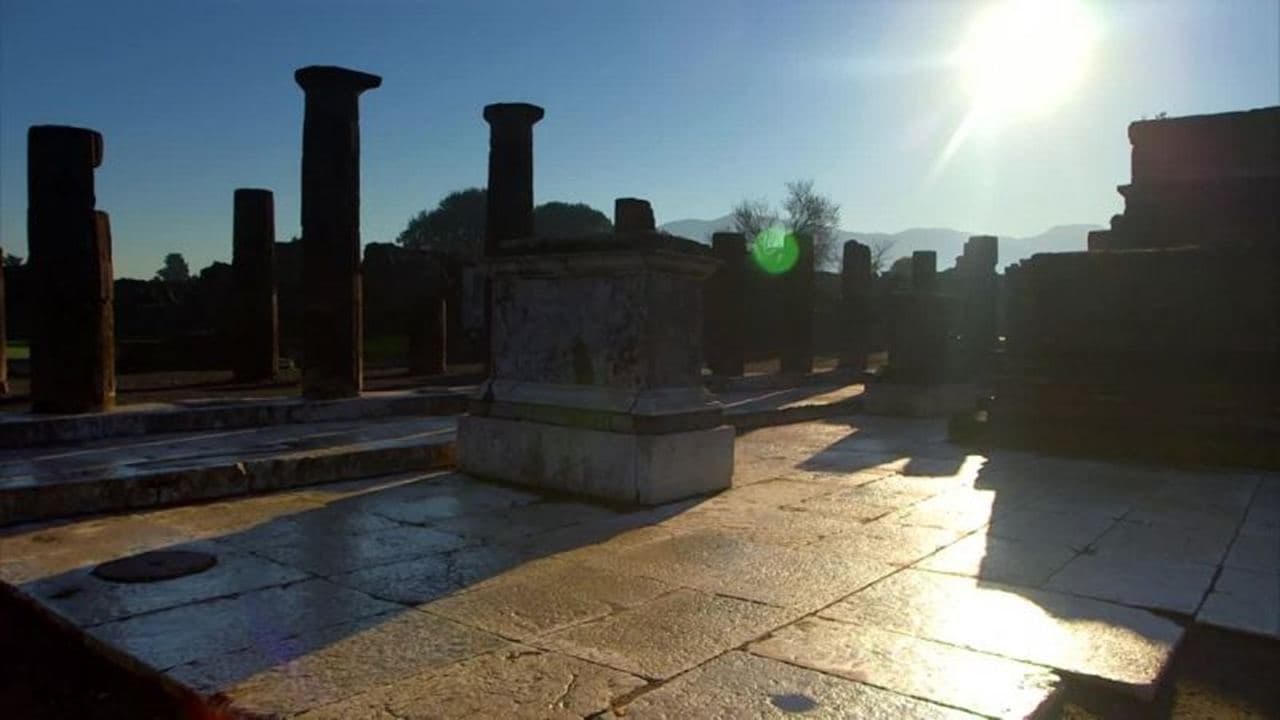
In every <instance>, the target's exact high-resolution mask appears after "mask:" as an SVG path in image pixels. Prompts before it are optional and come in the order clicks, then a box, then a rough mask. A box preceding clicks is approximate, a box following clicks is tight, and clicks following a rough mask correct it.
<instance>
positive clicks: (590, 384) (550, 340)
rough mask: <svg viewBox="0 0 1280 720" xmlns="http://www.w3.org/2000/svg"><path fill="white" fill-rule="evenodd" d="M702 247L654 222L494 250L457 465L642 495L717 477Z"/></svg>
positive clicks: (721, 484) (719, 445)
mask: <svg viewBox="0 0 1280 720" xmlns="http://www.w3.org/2000/svg"><path fill="white" fill-rule="evenodd" d="M715 267H716V260H715V258H714V257H713V256H712V254H711V251H710V249H709V248H707V247H706V246H705V245H702V244H700V243H696V242H694V241H692V240H686V239H683V238H676V237H673V236H671V235H665V234H662V233H634V232H633V233H626V234H623V235H615V234H603V235H595V236H586V237H577V238H565V239H541V240H525V241H513V242H511V243H508V244H507V245H505V246H504V247H503V249H502V252H501V254H499V255H498V256H496V257H494V258H492V259H491V272H492V278H493V283H494V292H493V297H494V309H493V321H494V325H493V366H492V369H491V371H490V375H489V378H488V379H487V380H486V381H485V383H484V384H483V385H482V387H481V390H480V392H479V394H478V396H477V399H476V400H475V401H473V403H472V405H471V409H470V412H469V413H468V414H467V415H464V416H463V417H462V418H461V419H460V420H459V423H458V461H459V467H460V468H461V469H462V470H463V471H464V472H468V473H471V474H474V475H478V476H481V477H489V478H494V479H497V480H501V481H504V482H510V483H516V484H520V485H531V486H534V487H539V488H547V489H552V490H559V491H565V492H571V493H578V494H582V495H588V496H592V497H597V498H602V499H606V500H611V501H614V502H622V503H634V504H641V505H651V504H658V503H663V502H668V501H671V500H675V499H678V498H683V497H689V496H692V495H698V494H701V493H705V492H709V491H713V490H719V489H723V488H725V487H728V486H729V483H730V479H731V476H732V474H733V442H734V432H733V428H732V427H731V426H730V425H727V424H725V422H724V417H723V411H722V409H721V407H720V406H719V404H718V403H715V402H713V401H712V400H711V399H710V396H709V395H708V393H707V390H706V388H705V387H704V386H703V381H702V367H703V357H702V331H703V325H702V296H703V287H702V283H703V281H704V280H705V279H706V278H707V277H708V276H709V275H710V274H711V273H712V271H713V270H714V269H715Z"/></svg>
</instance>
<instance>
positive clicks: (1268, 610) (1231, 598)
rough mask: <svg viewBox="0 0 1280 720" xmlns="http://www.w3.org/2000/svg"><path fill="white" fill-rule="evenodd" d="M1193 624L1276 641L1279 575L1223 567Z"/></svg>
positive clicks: (1279, 630) (1278, 633)
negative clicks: (1266, 637)
mask: <svg viewBox="0 0 1280 720" xmlns="http://www.w3.org/2000/svg"><path fill="white" fill-rule="evenodd" d="M1196 622H1198V623H1204V624H1207V625H1215V626H1217V627H1224V628H1228V629H1231V630H1239V631H1242V632H1247V633H1254V634H1257V635H1265V636H1269V637H1272V638H1277V639H1280V574H1277V573H1276V572H1268V573H1260V572H1252V571H1249V570H1236V569H1234V568H1223V569H1222V574H1221V575H1219V576H1218V579H1217V581H1216V582H1215V583H1214V586H1213V591H1212V592H1210V593H1209V597H1208V598H1207V599H1206V600H1205V602H1204V607H1202V608H1200V612H1199V614H1198V615H1196Z"/></svg>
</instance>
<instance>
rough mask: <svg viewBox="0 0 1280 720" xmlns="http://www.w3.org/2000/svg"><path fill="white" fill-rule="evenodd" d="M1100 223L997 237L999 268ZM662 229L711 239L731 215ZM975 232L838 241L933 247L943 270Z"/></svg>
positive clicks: (853, 234) (1063, 248) (848, 235)
mask: <svg viewBox="0 0 1280 720" xmlns="http://www.w3.org/2000/svg"><path fill="white" fill-rule="evenodd" d="M1100 228H1101V226H1100V225H1083V224H1081V225H1057V226H1055V227H1051V228H1049V229H1048V230H1045V231H1044V232H1042V233H1040V234H1039V235H1033V236H1031V237H1024V238H1018V237H1006V236H1002V237H1001V238H1000V261H999V267H1000V268H1002V269H1003V268H1004V266H1006V265H1011V264H1013V263H1016V262H1018V261H1019V260H1023V259H1026V258H1028V257H1031V256H1032V255H1034V254H1036V253H1049V252H1069V251H1073V250H1084V249H1085V248H1086V247H1087V237H1088V234H1089V231H1090V230H1098V229H1100ZM662 229H663V230H666V231H667V232H669V233H671V234H673V235H680V236H682V237H687V238H690V239H692V240H697V241H699V242H704V243H708V242H711V234H712V233H715V232H721V231H725V230H732V229H733V218H732V216H729V215H725V216H724V217H721V218H716V219H715V220H694V219H690V220H676V221H674V222H669V223H666V224H665V225H663V226H662ZM977 234H979V233H976V232H969V231H964V230H952V229H950V228H912V229H910V230H903V231H902V232H896V233H881V232H858V231H855V230H841V231H840V233H839V237H840V242H844V241H845V240H849V239H857V240H858V241H859V242H862V243H866V244H868V245H875V244H877V243H881V242H890V243H892V244H893V249H892V250H890V251H889V258H890V260H889V261H890V262H892V261H893V260H896V259H897V258H900V257H906V256H908V255H910V254H911V253H913V252H915V251H916V250H933V251H934V252H936V253H938V269H939V270H943V269H946V268H949V267H951V266H952V265H953V264H954V263H955V259H956V256H958V255H960V254H961V253H962V252H964V243H965V241H966V240H968V239H969V237H970V236H972V235H977Z"/></svg>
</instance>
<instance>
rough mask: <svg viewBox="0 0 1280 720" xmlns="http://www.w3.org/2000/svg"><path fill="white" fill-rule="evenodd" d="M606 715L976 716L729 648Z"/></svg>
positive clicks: (917, 719) (672, 718)
mask: <svg viewBox="0 0 1280 720" xmlns="http://www.w3.org/2000/svg"><path fill="white" fill-rule="evenodd" d="M608 717H610V718H614V719H615V720H617V719H618V718H628V719H631V720H648V719H650V718H653V719H655V720H657V719H661V720H677V719H678V718H695V717H706V718H724V719H726V720H728V719H729V718H733V719H734V720H765V719H767V718H793V717H803V718H806V720H809V719H810V718H812V719H813V720H889V719H890V718H892V719H893V720H962V719H972V718H977V717H978V716H976V715H973V714H971V713H966V712H962V711H960V710H955V709H952V708H945V707H942V706H940V705H935V704H933V703H930V702H927V701H925V700H919V699H917V698H913V697H907V696H905V695H899V694H898V693H894V692H890V691H888V690H883V689H881V688H877V687H872V686H871V685H866V684H863V683H859V682H853V681H850V680H846V679H844V678H838V677H833V676H831V675H826V674H823V673H818V672H814V671H812V670H805V669H803V668H798V667H795V666H793V665H788V664H786V663H781V662H778V661H777V660H771V659H769V658H763V657H757V656H754V655H750V654H747V653H742V652H731V653H728V654H725V655H723V656H721V657H719V658H716V659H715V660H713V661H711V662H709V663H707V664H706V665H703V666H702V667H699V668H697V669H696V670H693V671H692V672H689V673H687V674H685V675H682V676H680V677H678V678H676V679H675V680H673V681H671V682H669V683H666V684H665V685H663V686H661V687H659V688H657V689H656V690H653V691H651V692H648V693H645V694H643V695H640V696H639V697H638V698H636V699H635V700H634V701H632V702H630V703H629V704H627V705H625V706H623V707H622V708H620V709H619V710H618V711H616V713H615V714H613V715H609V716H608Z"/></svg>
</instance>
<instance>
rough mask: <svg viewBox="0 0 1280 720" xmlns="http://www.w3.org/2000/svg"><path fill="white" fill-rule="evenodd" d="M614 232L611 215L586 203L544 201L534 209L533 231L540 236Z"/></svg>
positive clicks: (569, 235) (570, 235)
mask: <svg viewBox="0 0 1280 720" xmlns="http://www.w3.org/2000/svg"><path fill="white" fill-rule="evenodd" d="M607 232H613V222H612V221H610V220H609V216H608V215H605V214H604V213H602V212H600V211H599V210H596V209H595V208H593V207H591V206H590V205H587V204H585V203H572V204H570V203H563V202H549V203H543V204H541V205H539V206H538V207H536V208H534V209H533V233H534V234H535V235H537V236H538V237H572V236H574V235H592V234H596V233H607Z"/></svg>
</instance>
